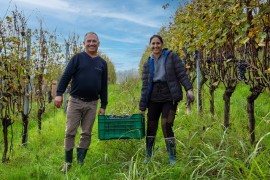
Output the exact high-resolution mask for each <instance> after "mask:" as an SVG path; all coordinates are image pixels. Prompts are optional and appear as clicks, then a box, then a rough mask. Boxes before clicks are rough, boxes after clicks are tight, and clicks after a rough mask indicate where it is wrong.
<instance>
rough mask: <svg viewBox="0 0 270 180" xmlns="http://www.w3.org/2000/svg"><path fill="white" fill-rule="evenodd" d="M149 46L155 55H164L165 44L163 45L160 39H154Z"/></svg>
mask: <svg viewBox="0 0 270 180" xmlns="http://www.w3.org/2000/svg"><path fill="white" fill-rule="evenodd" d="M149 46H150V49H151V51H152V53H153V55H160V54H161V53H162V47H163V44H162V43H161V41H160V40H159V38H157V37H154V38H153V39H152V41H151V42H150V45H149Z"/></svg>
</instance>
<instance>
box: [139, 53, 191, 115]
mask: <svg viewBox="0 0 270 180" xmlns="http://www.w3.org/2000/svg"><path fill="white" fill-rule="evenodd" d="M162 56H164V57H165V58H164V60H165V62H164V63H165V71H166V80H167V83H168V87H169V89H170V92H171V95H172V98H173V101H174V102H179V101H180V100H182V99H183V92H182V86H184V88H185V90H186V91H188V90H189V89H192V88H193V87H192V83H191V82H190V80H189V78H188V76H187V74H186V69H185V66H184V64H183V62H182V61H181V60H180V58H179V56H178V55H177V54H176V53H173V52H171V51H168V50H167V49H163V51H162ZM153 77H154V59H152V58H150V57H149V58H148V60H147V61H146V62H145V63H144V66H143V73H142V90H141V98H140V103H139V109H140V110H141V111H145V110H146V108H147V105H148V102H149V99H150V95H151V91H152V85H153Z"/></svg>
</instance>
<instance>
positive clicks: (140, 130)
mask: <svg viewBox="0 0 270 180" xmlns="http://www.w3.org/2000/svg"><path fill="white" fill-rule="evenodd" d="M144 136H145V123H144V116H143V115H142V114H133V115H131V116H115V115H98V138H99V139H100V140H109V139H142V138H143V137H144Z"/></svg>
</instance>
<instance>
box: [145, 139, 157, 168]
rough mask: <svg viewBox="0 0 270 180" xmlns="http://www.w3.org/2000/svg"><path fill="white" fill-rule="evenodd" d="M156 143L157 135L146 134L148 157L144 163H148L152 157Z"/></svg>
mask: <svg viewBox="0 0 270 180" xmlns="http://www.w3.org/2000/svg"><path fill="white" fill-rule="evenodd" d="M154 144H155V136H146V158H145V160H144V163H146V164H147V163H148V162H149V161H150V159H151V157H152V154H153V149H154Z"/></svg>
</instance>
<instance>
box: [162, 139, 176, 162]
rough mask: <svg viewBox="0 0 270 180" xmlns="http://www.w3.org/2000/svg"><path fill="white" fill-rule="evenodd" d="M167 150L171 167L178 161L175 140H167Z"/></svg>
mask: <svg viewBox="0 0 270 180" xmlns="http://www.w3.org/2000/svg"><path fill="white" fill-rule="evenodd" d="M165 143H166V148H167V151H168V155H169V160H170V165H171V166H173V165H174V164H175V161H176V147H175V138H174V137H170V138H165Z"/></svg>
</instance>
